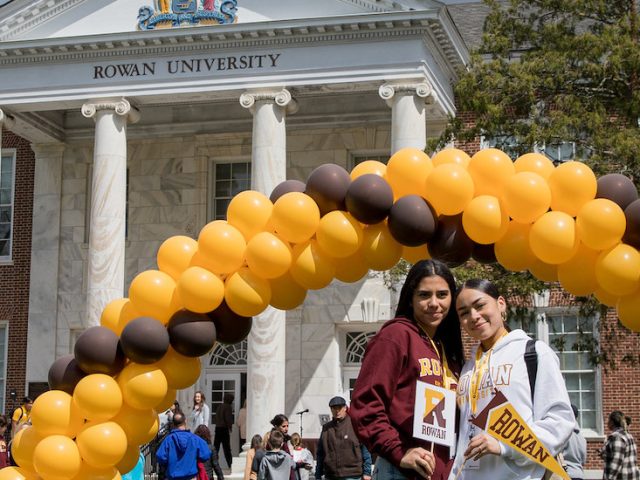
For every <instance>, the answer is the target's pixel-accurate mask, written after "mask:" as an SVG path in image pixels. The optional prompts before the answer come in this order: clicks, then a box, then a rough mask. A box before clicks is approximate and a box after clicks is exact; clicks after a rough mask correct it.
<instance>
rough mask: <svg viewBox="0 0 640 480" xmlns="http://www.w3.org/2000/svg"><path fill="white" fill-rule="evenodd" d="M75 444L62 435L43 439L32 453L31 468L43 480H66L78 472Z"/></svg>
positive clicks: (78, 462)
mask: <svg viewBox="0 0 640 480" xmlns="http://www.w3.org/2000/svg"><path fill="white" fill-rule="evenodd" d="M81 461H82V460H81V458H80V452H79V451H78V447H77V446H76V442H74V441H73V440H71V439H70V438H69V437H65V436H64V435H51V436H48V437H45V438H43V439H42V440H41V441H40V442H38V445H36V448H35V450H34V451H33V466H34V468H35V470H36V473H37V474H38V475H40V476H41V477H42V478H43V479H44V480H68V479H69V478H73V477H74V476H76V475H77V473H78V471H79V470H80V463H81Z"/></svg>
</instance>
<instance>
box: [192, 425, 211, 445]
mask: <svg viewBox="0 0 640 480" xmlns="http://www.w3.org/2000/svg"><path fill="white" fill-rule="evenodd" d="M193 433H194V434H195V435H197V436H199V437H200V438H201V439H203V440H204V441H205V442H207V445H209V444H210V443H211V430H209V427H207V426H206V425H198V426H197V427H196V429H195V431H194V432H193Z"/></svg>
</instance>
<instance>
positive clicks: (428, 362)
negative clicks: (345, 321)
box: [349, 318, 460, 480]
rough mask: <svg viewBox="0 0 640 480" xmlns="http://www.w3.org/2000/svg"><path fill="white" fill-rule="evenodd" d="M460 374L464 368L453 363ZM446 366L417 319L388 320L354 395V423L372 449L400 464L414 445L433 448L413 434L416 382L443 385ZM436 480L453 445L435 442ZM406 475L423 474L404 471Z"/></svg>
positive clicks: (448, 462)
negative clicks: (416, 322) (443, 373)
mask: <svg viewBox="0 0 640 480" xmlns="http://www.w3.org/2000/svg"><path fill="white" fill-rule="evenodd" d="M449 368H450V369H451V370H452V371H453V373H454V374H455V375H456V377H458V376H459V374H460V367H459V366H455V365H452V364H451V362H449ZM442 371H443V369H442V368H441V365H440V359H439V355H438V352H436V351H435V350H434V348H433V345H432V343H431V340H429V338H428V337H427V336H426V335H425V334H424V333H423V332H422V330H420V329H419V328H418V326H417V325H416V324H415V322H413V321H411V320H408V319H406V318H395V319H393V320H390V321H388V322H387V323H385V324H384V325H383V326H382V328H381V329H380V331H379V332H378V333H377V335H376V336H375V337H374V338H373V339H372V340H371V341H370V342H369V345H368V346H367V350H366V352H365V356H364V361H363V363H362V368H361V369H360V375H358V380H357V381H356V386H355V389H354V390H353V393H352V395H351V410H350V412H349V413H350V415H351V419H352V421H353V427H354V428H355V430H356V433H357V434H358V437H360V440H361V441H362V442H363V443H364V444H365V445H366V446H367V448H368V449H369V450H370V451H371V452H372V453H375V454H377V455H380V456H382V457H383V458H385V459H386V460H388V461H389V462H391V463H392V464H393V465H395V466H396V467H398V468H399V467H400V460H401V459H402V457H403V456H404V454H405V453H406V452H407V450H409V449H410V448H414V447H422V448H425V449H427V450H430V449H431V442H426V441H424V440H420V439H417V438H414V437H413V409H414V404H415V398H416V381H417V380H418V379H420V380H421V381H423V382H427V383H430V384H432V385H436V386H439V387H442V386H443V385H444V381H443V375H442ZM433 453H434V455H435V458H436V469H435V472H434V474H433V475H432V476H431V478H432V480H440V479H442V480H446V478H447V477H448V476H449V471H450V470H451V466H452V460H450V459H449V448H447V447H444V446H440V445H435V446H434V450H433ZM402 473H403V474H404V475H405V476H406V477H407V478H421V477H420V476H419V475H418V474H417V472H415V471H414V470H404V469H403V470H402Z"/></svg>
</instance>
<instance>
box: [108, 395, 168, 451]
mask: <svg viewBox="0 0 640 480" xmlns="http://www.w3.org/2000/svg"><path fill="white" fill-rule="evenodd" d="M112 421H113V422H116V423H117V424H118V425H120V427H121V428H122V430H123V431H124V433H125V435H126V436H127V442H128V443H129V444H135V445H142V444H144V443H147V442H150V441H151V440H153V438H154V437H155V436H156V435H157V433H158V427H159V425H158V414H157V412H156V411H155V410H154V409H153V408H145V409H142V410H141V409H137V408H133V407H131V406H129V405H127V404H126V403H125V404H124V405H123V406H122V409H121V410H120V412H119V413H118V415H116V416H115V417H113V419H112Z"/></svg>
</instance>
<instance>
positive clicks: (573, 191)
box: [548, 162, 598, 217]
mask: <svg viewBox="0 0 640 480" xmlns="http://www.w3.org/2000/svg"><path fill="white" fill-rule="evenodd" d="M548 182H549V188H550V189H551V209H552V210H557V211H561V212H565V213H567V214H568V215H571V216H572V217H575V216H576V215H577V214H578V212H579V211H580V208H581V207H582V206H583V205H584V204H585V203H587V202H588V201H589V200H593V199H594V198H595V196H596V191H597V189H598V182H597V180H596V176H595V174H594V173H593V171H592V170H591V169H590V168H589V167H588V166H587V165H585V164H584V163H582V162H565V163H563V164H562V165H559V166H558V167H556V168H555V170H554V171H553V173H552V174H551V175H549V179H548Z"/></svg>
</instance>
